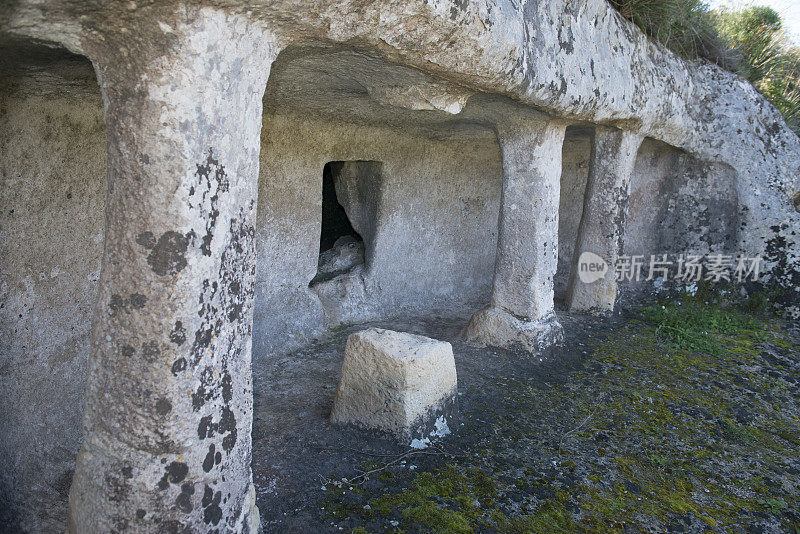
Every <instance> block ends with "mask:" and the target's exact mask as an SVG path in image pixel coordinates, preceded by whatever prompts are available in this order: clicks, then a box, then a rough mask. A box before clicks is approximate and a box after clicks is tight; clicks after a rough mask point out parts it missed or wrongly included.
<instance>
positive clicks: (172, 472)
mask: <svg viewBox="0 0 800 534" xmlns="http://www.w3.org/2000/svg"><path fill="white" fill-rule="evenodd" d="M188 474H189V466H188V465H186V464H185V463H183V462H171V463H170V464H169V465H168V466H167V467H166V468H164V476H163V477H161V480H159V481H158V489H160V490H165V489H167V488H168V487H169V485H170V484H180V483H181V482H183V480H184V479H185V478H186V475H188Z"/></svg>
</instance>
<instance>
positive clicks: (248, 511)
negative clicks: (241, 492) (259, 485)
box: [239, 483, 261, 534]
mask: <svg viewBox="0 0 800 534" xmlns="http://www.w3.org/2000/svg"><path fill="white" fill-rule="evenodd" d="M259 528H261V514H260V512H259V511H258V506H256V487H255V485H253V484H252V483H251V484H250V487H249V488H247V495H246V496H245V499H244V504H243V505H242V525H241V527H240V529H239V532H241V533H242V534H257V533H258V531H259Z"/></svg>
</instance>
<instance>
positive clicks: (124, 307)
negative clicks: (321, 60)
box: [108, 293, 147, 315]
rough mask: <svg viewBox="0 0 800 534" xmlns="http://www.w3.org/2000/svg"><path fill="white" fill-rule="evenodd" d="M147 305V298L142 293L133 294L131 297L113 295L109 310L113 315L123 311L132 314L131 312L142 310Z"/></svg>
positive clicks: (109, 302)
mask: <svg viewBox="0 0 800 534" xmlns="http://www.w3.org/2000/svg"><path fill="white" fill-rule="evenodd" d="M146 304H147V297H146V296H144V295H142V294H141V293H131V295H130V296H129V297H127V298H126V297H123V296H121V295H116V294H115V295H111V298H110V299H109V301H108V309H109V310H111V313H112V315H113V314H116V313H117V312H120V311H123V312H125V313H130V312H131V310H141V309H143V308H144V307H145V305H146Z"/></svg>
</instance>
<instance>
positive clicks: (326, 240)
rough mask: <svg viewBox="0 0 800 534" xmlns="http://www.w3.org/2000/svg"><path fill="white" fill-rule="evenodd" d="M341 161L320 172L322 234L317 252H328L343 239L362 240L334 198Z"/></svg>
mask: <svg viewBox="0 0 800 534" xmlns="http://www.w3.org/2000/svg"><path fill="white" fill-rule="evenodd" d="M343 165H344V162H343V161H332V162H330V163H326V164H325V168H324V169H323V170H322V233H321V235H320V239H319V252H320V254H322V253H323V252H325V251H327V250H330V249H332V248H333V247H334V245H335V244H336V241H337V240H339V239H341V238H343V237H348V236H349V237H351V238H353V239H354V240H355V241H358V242H363V241H364V240H363V239H362V238H361V236H360V235H359V234H358V232H356V231H355V229H354V228H353V224H352V223H351V222H350V219H349V218H348V217H347V212H346V211H345V209H344V206H342V205H341V204H340V203H339V199H338V198H337V197H336V182H335V180H334V176H335V175H338V174H340V173H341V170H342V166H343Z"/></svg>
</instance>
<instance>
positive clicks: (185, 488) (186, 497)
mask: <svg viewBox="0 0 800 534" xmlns="http://www.w3.org/2000/svg"><path fill="white" fill-rule="evenodd" d="M192 495H194V485H192V484H190V483H188V482H187V483H186V484H183V485H182V486H181V492H180V494H179V495H178V496H177V497H176V498H175V506H177V507H178V509H179V510H181V511H182V512H185V513H187V514H188V513H189V512H191V511H192V510H193V509H194V506H192Z"/></svg>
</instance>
